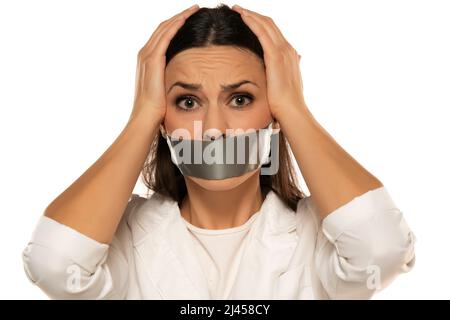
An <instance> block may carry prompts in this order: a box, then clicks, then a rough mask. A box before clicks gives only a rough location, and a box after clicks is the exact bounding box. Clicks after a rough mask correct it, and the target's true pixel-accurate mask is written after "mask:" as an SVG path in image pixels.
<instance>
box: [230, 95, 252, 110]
mask: <svg viewBox="0 0 450 320" xmlns="http://www.w3.org/2000/svg"><path fill="white" fill-rule="evenodd" d="M232 101H234V102H235V104H232V105H233V107H235V108H242V107H245V106H246V105H248V104H250V103H252V101H253V97H252V96H251V95H248V94H239V95H235V96H234V97H233V98H232ZM246 101H248V102H247V103H246Z"/></svg>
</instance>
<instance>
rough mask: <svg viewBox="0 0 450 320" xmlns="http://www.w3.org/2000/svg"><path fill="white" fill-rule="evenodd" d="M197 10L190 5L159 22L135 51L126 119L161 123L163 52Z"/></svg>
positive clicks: (163, 104)
mask: <svg viewBox="0 0 450 320" xmlns="http://www.w3.org/2000/svg"><path fill="white" fill-rule="evenodd" d="M198 9H199V6H198V5H194V6H192V7H190V8H188V9H186V10H184V11H182V12H181V13H179V14H177V15H175V16H173V17H172V18H170V19H168V20H165V21H163V22H161V23H160V24H159V26H158V28H157V29H156V30H155V31H154V32H153V34H152V36H151V37H150V39H149V40H148V41H147V43H146V44H145V45H144V47H143V48H142V49H141V50H139V53H138V62H137V68H136V88H135V96H134V106H133V110H132V112H131V115H130V119H132V118H134V117H137V116H144V117H158V118H159V119H160V120H161V121H162V120H163V119H164V116H165V113H166V92H165V88H164V87H165V85H164V70H165V66H166V50H167V47H168V46H169V43H170V41H171V40H172V38H173V36H174V35H175V34H176V33H177V31H178V29H179V28H180V27H181V26H182V25H183V24H184V22H185V20H186V19H187V18H188V17H189V16H190V15H191V14H193V13H194V12H195V11H197V10H198Z"/></svg>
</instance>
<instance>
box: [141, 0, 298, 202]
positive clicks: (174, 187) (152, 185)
mask: <svg viewBox="0 0 450 320" xmlns="http://www.w3.org/2000/svg"><path fill="white" fill-rule="evenodd" d="M208 45H229V46H234V47H237V48H241V49H246V50H250V51H251V52H253V53H255V54H256V55H257V56H258V57H259V58H260V59H261V60H262V62H263V63H264V55H263V49H262V47H261V44H260V42H259V40H258V38H257V37H256V35H255V34H254V33H253V32H252V31H251V30H250V29H249V28H248V27H247V25H246V24H245V23H244V21H242V18H241V16H240V15H239V13H237V12H235V11H234V10H232V9H231V8H229V7H228V6H227V5H224V4H220V5H218V6H217V8H213V9H210V8H201V9H199V10H198V11H197V12H195V13H194V14H193V15H191V16H190V17H189V18H188V19H186V22H185V23H184V25H183V26H182V27H181V28H180V29H179V30H178V32H177V33H176V34H175V36H174V37H173V39H172V40H171V42H170V44H169V47H168V48H167V51H166V65H167V63H169V61H170V60H171V59H172V58H173V57H174V56H175V55H176V54H177V53H179V52H181V51H183V50H186V49H189V48H193V47H206V46H208ZM279 138H280V139H279V169H278V172H277V173H276V174H275V175H260V185H261V189H262V190H266V191H267V190H273V191H274V192H275V193H276V194H277V195H278V196H279V197H280V198H281V199H282V200H283V202H284V203H285V204H286V205H287V206H289V207H290V208H291V209H293V210H295V209H296V206H297V202H298V200H300V199H302V198H304V197H305V194H304V193H303V192H302V191H301V190H300V188H299V186H298V179H297V175H296V173H295V170H294V167H293V163H292V160H291V156H290V154H289V150H290V148H289V144H288V141H287V139H286V137H285V136H284V135H283V132H282V131H281V130H280V135H279ZM142 177H143V181H144V184H145V185H146V187H147V188H148V189H149V190H153V191H154V192H158V193H160V194H162V195H165V196H168V197H170V198H171V199H173V200H175V201H177V202H178V204H179V205H181V201H182V200H183V198H184V197H185V195H186V193H187V189H186V184H185V181H184V176H183V175H182V174H181V172H180V170H179V169H178V168H177V167H176V166H175V164H174V163H173V162H172V160H171V157H170V150H169V147H168V146H167V143H166V141H165V139H164V138H163V137H162V135H161V133H160V132H159V131H158V134H157V135H156V136H155V139H154V140H153V142H152V146H151V149H150V153H149V156H148V158H147V160H146V162H145V163H144V166H143V169H142Z"/></svg>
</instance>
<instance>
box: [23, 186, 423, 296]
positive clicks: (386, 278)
mask: <svg viewBox="0 0 450 320" xmlns="http://www.w3.org/2000/svg"><path fill="white" fill-rule="evenodd" d="M260 210H261V215H260V216H259V217H258V219H257V220H255V222H254V223H253V225H252V227H251V229H250V231H249V234H248V236H249V239H248V241H249V242H248V246H247V247H246V249H245V250H246V251H245V253H244V256H243V258H242V260H241V263H240V265H239V270H238V273H237V276H236V279H235V282H234V286H233V288H232V291H231V296H230V299H328V298H332V299H345V298H351V299H355V298H356V299H367V298H370V297H371V296H372V295H373V294H374V293H375V292H376V290H380V289H383V288H384V287H386V285H388V284H389V283H390V282H391V281H392V280H393V279H394V278H395V277H396V276H397V275H398V274H400V273H402V272H407V271H409V270H410V269H411V268H412V267H413V265H414V261H415V255H414V242H415V236H414V234H413V233H412V232H411V230H410V229H409V227H408V225H407V223H406V222H405V220H404V217H403V214H402V212H401V211H400V210H399V209H398V208H397V207H396V205H395V203H394V202H393V200H392V199H391V197H390V195H389V193H388V191H387V189H386V188H385V187H380V188H377V189H374V190H371V191H368V192H366V193H365V194H363V195H361V196H358V197H356V198H354V199H353V200H352V201H350V202H348V203H346V204H345V205H343V206H341V207H339V208H338V209H336V210H335V211H333V212H332V213H331V214H330V215H328V216H327V217H326V218H325V219H324V220H323V221H322V223H321V222H320V219H319V218H318V215H317V212H316V209H315V207H314V203H313V202H312V201H311V197H306V198H304V199H301V200H300V201H299V202H298V205H297V208H296V211H293V210H291V209H290V208H289V207H287V206H286V205H285V204H284V203H283V202H282V201H281V199H280V198H279V197H278V195H277V194H276V193H274V192H273V191H269V193H268V194H267V196H266V198H265V200H264V202H263V205H262V207H261V209H260ZM181 219H183V218H182V216H181V215H180V211H179V208H178V205H177V203H176V202H175V201H173V200H171V199H168V198H165V197H163V196H162V195H160V194H157V193H153V194H152V195H151V196H150V197H149V198H148V199H147V198H143V197H140V196H138V195H135V194H133V195H132V197H131V198H130V201H129V203H128V205H127V208H126V210H125V213H124V216H123V218H122V220H121V222H120V224H119V227H118V229H117V231H116V233H115V236H114V238H113V241H112V243H111V244H110V245H106V244H102V243H99V242H97V241H95V240H93V239H91V238H89V237H87V236H85V235H83V234H81V233H79V232H77V231H76V230H74V229H72V228H69V227H67V226H65V225H62V224H60V223H58V222H56V221H55V220H52V219H50V218H48V217H45V216H42V217H41V218H40V220H39V223H38V225H37V227H36V229H35V231H34V233H33V235H32V239H31V241H30V242H29V244H28V246H27V247H26V248H25V250H24V251H23V261H24V267H25V271H26V274H27V276H28V278H29V279H30V280H31V281H32V282H33V283H35V284H36V285H38V286H39V287H40V288H41V289H42V290H43V291H44V292H45V293H46V294H47V295H48V296H49V297H51V298H56V299H210V296H209V292H208V289H207V288H208V286H207V283H206V278H205V276H204V274H203V273H202V271H201V267H200V265H199V262H198V258H197V257H196V255H195V250H194V247H193V243H192V240H191V238H190V236H189V234H188V230H187V229H186V225H185V224H184V223H183V221H182V220H181Z"/></svg>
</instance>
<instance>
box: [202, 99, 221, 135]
mask: <svg viewBox="0 0 450 320" xmlns="http://www.w3.org/2000/svg"><path fill="white" fill-rule="evenodd" d="M226 129H227V122H226V119H225V116H224V114H223V112H222V111H221V110H220V106H217V105H210V106H209V107H208V111H207V112H206V114H205V117H204V120H203V128H202V130H203V136H204V139H205V140H216V139H220V138H225V132H226Z"/></svg>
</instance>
